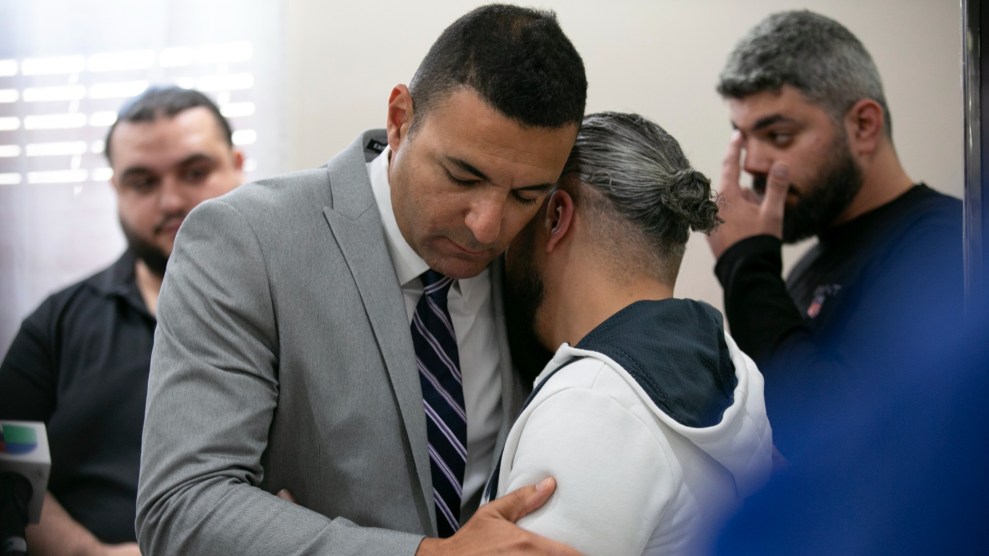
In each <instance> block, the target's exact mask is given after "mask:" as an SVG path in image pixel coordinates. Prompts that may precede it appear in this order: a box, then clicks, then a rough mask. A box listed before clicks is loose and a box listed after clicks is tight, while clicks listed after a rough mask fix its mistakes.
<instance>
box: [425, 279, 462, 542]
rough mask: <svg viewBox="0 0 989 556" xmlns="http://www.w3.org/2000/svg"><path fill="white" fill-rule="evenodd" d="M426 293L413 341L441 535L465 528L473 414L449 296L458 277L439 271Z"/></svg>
mask: <svg viewBox="0 0 989 556" xmlns="http://www.w3.org/2000/svg"><path fill="white" fill-rule="evenodd" d="M421 278H422V285H423V295H422V297H421V298H420V299H419V303H418V305H416V310H415V313H414V314H413V315H412V343H413V345H414V346H415V352H416V367H417V368H418V369H419V382H420V384H421V385H422V403H423V406H424V408H425V410H426V432H427V437H428V440H429V463H430V468H431V472H432V478H433V502H434V503H435V504H436V526H437V530H438V532H439V535H440V537H449V536H450V535H452V534H453V533H455V532H456V531H457V529H459V528H460V501H461V498H462V488H463V482H464V468H465V467H466V466H467V416H466V414H465V412H464V388H463V384H462V380H461V375H460V352H459V351H458V350H457V337H456V335H455V334H454V332H453V323H452V322H451V321H450V312H449V310H447V293H448V292H449V291H450V286H451V285H452V284H453V279H451V278H448V277H446V276H443V275H442V274H440V273H438V272H435V271H433V270H427V271H426V272H425V273H423V275H422V276H421Z"/></svg>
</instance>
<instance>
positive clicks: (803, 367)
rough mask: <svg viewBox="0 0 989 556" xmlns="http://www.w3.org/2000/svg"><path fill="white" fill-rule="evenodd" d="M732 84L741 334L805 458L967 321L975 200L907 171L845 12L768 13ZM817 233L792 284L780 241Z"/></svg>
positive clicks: (728, 303) (788, 446) (726, 92)
mask: <svg viewBox="0 0 989 556" xmlns="http://www.w3.org/2000/svg"><path fill="white" fill-rule="evenodd" d="M718 92H719V93H720V94H721V95H722V96H723V97H724V98H725V99H727V103H728V106H729V110H730V113H731V122H732V126H733V127H734V128H735V132H734V133H733V135H732V138H731V142H730V144H729V148H728V153H727V156H726V158H725V160H724V164H723V169H722V180H721V181H722V184H721V198H720V200H719V215H720V216H721V218H722V219H723V220H724V224H723V225H722V226H720V227H719V228H718V229H717V230H715V231H714V232H713V233H712V234H710V237H709V243H710V246H711V249H712V251H713V252H714V255H715V257H716V258H717V259H718V261H717V266H716V268H715V272H716V274H717V276H718V278H719V280H720V281H721V284H722V286H723V287H724V291H725V313H726V315H727V317H728V321H729V324H730V327H731V332H732V334H733V336H734V337H735V338H736V339H737V341H738V344H739V345H740V346H741V347H742V349H743V350H745V351H746V352H747V353H749V355H751V356H752V357H753V358H754V359H755V360H756V362H757V363H758V364H759V367H760V369H762V370H763V373H764V374H765V379H766V405H767V410H768V412H769V418H770V422H771V423H772V425H773V429H774V439H775V441H776V443H777V446H778V447H779V449H780V451H781V452H782V454H783V455H784V456H793V455H795V454H797V453H799V452H800V451H801V450H803V449H807V448H811V447H808V446H805V445H802V444H801V439H802V438H803V437H804V436H805V433H807V432H808V431H811V430H815V429H816V428H819V427H826V426H827V423H824V422H821V419H823V417H822V415H824V414H826V412H823V411H820V409H821V408H824V407H835V406H837V407H841V404H843V403H852V402H850V401H849V400H850V397H849V396H850V395H851V394H852V393H854V392H856V391H858V390H860V389H861V387H862V386H863V385H864V384H865V383H868V384H869V385H870V388H871V389H872V390H873V391H875V390H877V388H875V384H876V382H875V381H887V380H888V381H890V384H889V387H890V388H894V387H895V386H896V374H897V370H898V368H901V367H902V366H903V365H905V364H909V363H910V362H911V361H912V360H914V359H915V358H918V357H920V356H922V355H923V354H925V353H928V352H930V351H931V350H933V349H934V347H935V346H934V344H935V343H936V341H935V340H934V339H933V338H934V337H936V334H934V335H933V336H932V332H933V333H936V332H938V331H940V330H945V329H951V328H953V327H957V325H958V324H959V322H960V320H961V315H962V309H961V306H962V293H961V292H962V263H961V261H962V256H961V252H962V233H961V217H962V210H961V203H960V202H959V201H958V200H957V199H953V198H951V197H948V196H945V195H942V194H940V193H937V192H935V191H934V190H932V189H930V188H928V187H927V186H925V185H923V184H915V182H914V181H913V180H912V179H911V178H910V177H909V176H908V175H907V173H906V171H905V170H904V168H903V167H902V166H901V164H900V161H899V159H898V157H897V154H896V151H895V149H894V146H893V140H892V132H891V126H890V116H889V109H888V107H887V105H886V100H885V96H884V94H883V90H882V85H881V82H880V78H879V73H878V71H877V69H876V66H875V64H874V63H873V61H872V59H871V57H870V56H869V54H868V52H866V50H865V48H864V47H863V46H862V43H861V42H859V40H858V39H857V38H856V37H855V36H854V35H852V33H851V32H849V31H848V29H846V28H845V27H843V26H842V25H841V24H839V23H837V22H835V21H833V20H831V19H828V18H826V17H823V16H820V15H818V14H814V13H811V12H807V11H798V12H784V13H779V14H775V15H772V16H770V17H768V18H766V19H765V20H763V21H762V22H761V23H759V24H758V25H757V26H756V27H755V28H753V29H752V30H751V31H750V32H749V34H748V35H746V36H745V37H744V38H743V39H742V40H741V42H740V43H739V44H738V45H737V46H736V48H735V50H734V51H733V52H732V53H731V55H730V57H729V59H728V62H727V64H726V66H725V68H724V70H723V71H722V73H721V77H720V82H719V84H718ZM743 153H744V154H743ZM740 169H742V170H744V171H745V172H746V173H748V174H750V175H751V176H752V182H753V184H752V188H751V189H748V188H743V187H741V186H740V184H739V174H740ZM811 236H817V237H818V243H817V245H816V246H814V247H813V248H812V249H811V250H810V251H809V252H808V253H807V254H806V255H805V256H804V258H803V259H802V260H801V261H800V262H799V263H798V264H797V266H796V267H795V268H794V270H793V271H792V272H791V274H790V275H789V277H788V278H787V280H786V282H784V280H783V278H782V276H781V272H782V261H781V246H782V244H783V243H791V242H796V241H799V240H802V239H805V238H808V237H811Z"/></svg>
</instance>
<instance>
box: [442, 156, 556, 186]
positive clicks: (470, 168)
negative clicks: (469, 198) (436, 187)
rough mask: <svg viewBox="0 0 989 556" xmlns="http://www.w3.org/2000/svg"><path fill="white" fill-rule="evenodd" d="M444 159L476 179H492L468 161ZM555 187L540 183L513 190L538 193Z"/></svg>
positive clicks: (448, 157) (449, 157)
mask: <svg viewBox="0 0 989 556" xmlns="http://www.w3.org/2000/svg"><path fill="white" fill-rule="evenodd" d="M444 158H446V161H447V162H449V163H450V164H453V165H454V166H456V167H457V168H459V169H461V170H463V171H464V172H467V173H468V174H472V175H473V176H474V177H476V178H478V179H480V180H484V181H491V178H489V177H488V176H487V175H486V174H485V173H484V172H482V171H480V170H478V169H477V168H475V167H474V165H473V164H471V163H469V162H467V161H466V160H463V159H460V158H453V157H451V156H447V157H444ZM554 185H555V184H552V183H540V184H537V185H526V186H524V187H516V188H513V189H512V191H537V192H538V191H549V190H550V189H552V188H553V186H554Z"/></svg>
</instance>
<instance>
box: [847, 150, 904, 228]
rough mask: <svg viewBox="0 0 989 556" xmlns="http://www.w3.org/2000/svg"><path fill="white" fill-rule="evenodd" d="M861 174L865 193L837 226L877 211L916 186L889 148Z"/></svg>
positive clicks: (868, 162)
mask: <svg viewBox="0 0 989 556" xmlns="http://www.w3.org/2000/svg"><path fill="white" fill-rule="evenodd" d="M862 172H863V173H862V189H861V190H860V191H859V193H858V195H856V196H855V198H854V199H853V200H852V202H851V204H850V205H848V208H847V209H845V211H844V212H843V213H842V214H841V216H839V217H838V219H837V220H835V222H834V225H838V224H844V223H845V222H848V221H850V220H853V219H855V218H858V217H859V216H862V215H863V214H865V213H867V212H869V211H871V210H874V209H877V208H879V207H881V206H883V205H885V204H887V203H889V202H891V201H892V200H894V199H896V198H897V197H899V196H900V195H903V194H904V193H906V192H907V190H908V189H910V188H911V187H912V186H913V180H911V179H910V176H908V175H907V173H906V171H905V170H904V169H903V166H901V165H900V160H899V159H898V158H897V156H896V151H894V150H893V148H892V146H891V145H888V144H887V145H886V146H885V147H884V148H881V149H880V150H879V151H877V153H876V155H875V156H874V157H873V158H872V159H871V160H868V161H867V162H866V164H865V168H864V169H863V170H862Z"/></svg>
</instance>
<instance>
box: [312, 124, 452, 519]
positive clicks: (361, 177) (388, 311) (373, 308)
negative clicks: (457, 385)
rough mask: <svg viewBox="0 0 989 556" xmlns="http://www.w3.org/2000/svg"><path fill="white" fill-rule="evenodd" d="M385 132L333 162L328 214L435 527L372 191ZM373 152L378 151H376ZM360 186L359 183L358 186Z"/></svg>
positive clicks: (401, 325)
mask: <svg viewBox="0 0 989 556" xmlns="http://www.w3.org/2000/svg"><path fill="white" fill-rule="evenodd" d="M384 140H385V138H384V133H383V132H380V134H378V133H375V132H367V133H365V134H364V135H363V136H362V137H360V138H358V140H357V142H355V143H354V144H352V145H351V146H350V147H348V148H347V149H346V150H345V151H343V152H342V153H340V155H338V156H337V157H335V158H334V159H333V160H331V161H330V163H329V165H328V166H327V173H328V174H329V179H330V189H331V195H332V206H331V207H324V209H323V213H324V215H325V217H326V221H327V223H328V224H329V227H330V231H331V233H332V234H333V237H334V238H335V239H336V242H337V244H338V245H339V247H340V251H341V253H342V254H343V257H344V259H345V260H346V261H347V264H348V266H349V268H350V272H351V275H352V276H353V277H354V282H355V283H356V285H357V289H358V291H359V292H360V296H361V300H362V302H363V303H364V308H365V310H366V311H367V317H368V320H369V321H370V323H371V328H372V329H373V330H374V335H375V341H376V342H377V345H378V348H379V349H380V350H381V356H382V359H383V360H384V362H385V367H386V369H387V372H388V376H389V378H390V380H391V384H392V389H393V391H394V393H395V399H396V400H397V402H398V406H399V411H400V413H401V415H402V420H403V422H404V424H405V431H406V437H407V441H408V443H409V445H408V447H407V448H408V450H409V453H411V454H412V456H413V459H414V462H415V470H416V474H417V475H418V477H419V483H420V487H421V489H422V498H421V500H419V503H420V504H424V505H425V508H423V510H425V511H426V513H425V514H423V515H429V516H430V519H431V522H432V523H431V524H432V528H433V530H434V531H435V530H436V518H435V512H434V510H433V504H432V500H433V497H432V479H431V476H430V468H429V455H428V452H427V449H426V446H427V443H426V417H425V414H424V412H423V408H422V391H421V387H420V385H419V375H418V371H417V370H416V368H415V350H414V348H413V346H412V337H411V335H410V333H409V322H408V315H407V313H406V310H405V300H404V298H403V296H402V291H401V288H400V286H399V284H398V278H397V277H396V275H395V269H394V266H393V264H392V261H391V256H390V255H389V253H388V248H387V246H386V242H385V237H384V230H383V226H382V224H381V217H380V213H379V212H378V208H377V203H375V200H374V195H373V194H372V192H371V183H370V180H369V179H368V175H367V168H366V166H365V165H366V160H367V158H366V155H365V149H364V145H365V144H368V142H369V141H379V142H383V141H384ZM370 156H373V153H372V154H371V155H370ZM355 184H356V186H355Z"/></svg>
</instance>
